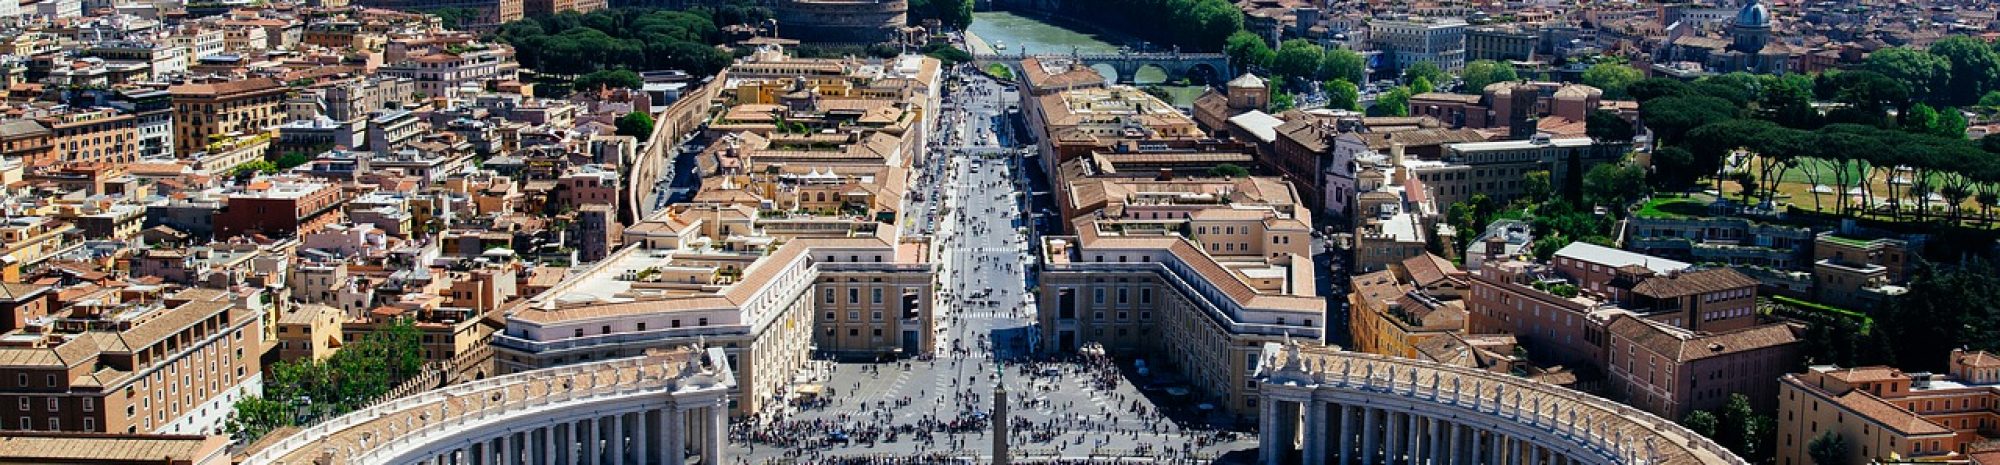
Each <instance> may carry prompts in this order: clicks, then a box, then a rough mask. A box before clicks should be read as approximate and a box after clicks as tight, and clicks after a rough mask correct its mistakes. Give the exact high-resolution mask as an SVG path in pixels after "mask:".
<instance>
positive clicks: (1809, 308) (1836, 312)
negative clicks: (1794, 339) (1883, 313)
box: [1771, 295, 1875, 334]
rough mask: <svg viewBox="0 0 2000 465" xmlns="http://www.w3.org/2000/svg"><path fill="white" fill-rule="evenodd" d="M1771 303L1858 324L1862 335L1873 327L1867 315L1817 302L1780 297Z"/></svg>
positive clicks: (1873, 321)
mask: <svg viewBox="0 0 2000 465" xmlns="http://www.w3.org/2000/svg"><path fill="white" fill-rule="evenodd" d="M1771 302H1773V303H1776V304H1779V305H1783V306H1787V307H1791V308H1793V309H1795V310H1798V311H1802V312H1807V313H1819V314H1822V315H1830V316H1833V317H1836V318H1844V319H1848V320H1852V321H1857V322H1860V323H1861V333H1862V334H1867V333H1868V331H1869V330H1871V329H1873V328H1874V327H1875V319H1874V318H1870V317H1869V316H1868V315H1863V314H1862V313H1861V312H1857V311H1853V310H1848V309H1845V308H1840V307H1835V306H1832V305H1827V304H1822V303H1818V302H1808V301H1804V300H1799V299H1794V298H1791V297H1785V296H1782V295H1773V296H1771Z"/></svg>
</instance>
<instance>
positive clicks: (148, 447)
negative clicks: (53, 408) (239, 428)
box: [0, 431, 229, 463]
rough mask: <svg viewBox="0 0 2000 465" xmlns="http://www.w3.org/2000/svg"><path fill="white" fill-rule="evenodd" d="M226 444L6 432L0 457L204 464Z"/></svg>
mask: <svg viewBox="0 0 2000 465" xmlns="http://www.w3.org/2000/svg"><path fill="white" fill-rule="evenodd" d="M228 443H229V441H228V439H227V438H225V437H223V436H201V435H163V434H102V433H58V432H35V431H9V432H7V435H6V436H0V458H4V460H7V461H15V460H21V461H24V463H36V462H42V463H52V462H61V463H163V462H164V463H206V462H205V461H204V460H205V459H209V458H212V456H214V455H217V454H221V453H222V452H223V451H222V449H223V447H224V446H226V445H228ZM225 459H226V458H225ZM225 461H226V460H225Z"/></svg>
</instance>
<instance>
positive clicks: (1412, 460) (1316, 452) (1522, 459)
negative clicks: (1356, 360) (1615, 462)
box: [1258, 398, 1591, 465]
mask: <svg viewBox="0 0 2000 465" xmlns="http://www.w3.org/2000/svg"><path fill="white" fill-rule="evenodd" d="M1260 407H1261V408H1262V412H1261V414H1262V415H1261V416H1260V417H1259V419H1260V421H1262V422H1263V424H1262V425H1260V426H1261V428H1260V429H1259V433H1260V436H1259V440H1260V441H1261V442H1260V443H1259V447H1258V453H1259V454H1260V455H1259V457H1258V463H1263V464H1289V463H1303V464H1307V465H1319V464H1327V463H1339V464H1387V465H1573V464H1584V463H1591V462H1588V461H1585V460H1579V459H1576V458H1574V457H1572V456H1571V455H1569V454H1568V453H1567V452H1566V451H1563V450H1557V449H1553V448H1550V447H1547V446H1545V445H1542V444H1538V443H1536V442H1534V441H1530V440H1526V439H1523V438H1517V437H1513V436H1509V435H1506V434H1501V433H1499V432H1496V431H1493V430H1491V429H1489V428H1487V427H1484V426H1481V425H1480V424H1479V423H1477V422H1473V421H1469V420H1470V418H1463V417H1461V416H1460V415H1465V414H1468V413H1470V412H1460V413H1454V412H1449V411H1440V412H1438V413H1436V414H1425V413H1417V412H1412V411H1408V410H1404V409H1395V408H1388V407H1386V406H1383V405H1367V404H1347V403H1339V402H1332V401H1325V400H1308V401H1287V400H1283V399H1276V398H1266V399H1263V402H1262V404H1261V405H1260Z"/></svg>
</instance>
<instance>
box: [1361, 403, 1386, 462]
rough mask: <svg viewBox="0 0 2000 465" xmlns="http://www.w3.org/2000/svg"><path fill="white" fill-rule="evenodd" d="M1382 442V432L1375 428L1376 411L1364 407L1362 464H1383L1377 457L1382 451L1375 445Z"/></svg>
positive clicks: (1362, 417)
mask: <svg viewBox="0 0 2000 465" xmlns="http://www.w3.org/2000/svg"><path fill="white" fill-rule="evenodd" d="M1381 440H1382V432H1381V431H1380V430H1377V429H1376V428H1375V409H1374V408H1372V407H1362V408H1361V463H1381V459H1380V458H1378V457H1376V454H1377V453H1380V452H1381V451H1380V450H1377V449H1376V448H1375V444H1376V443H1378V442H1379V441H1381Z"/></svg>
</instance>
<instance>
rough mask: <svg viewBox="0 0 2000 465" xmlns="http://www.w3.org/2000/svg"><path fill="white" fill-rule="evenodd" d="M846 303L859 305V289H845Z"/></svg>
mask: <svg viewBox="0 0 2000 465" xmlns="http://www.w3.org/2000/svg"><path fill="white" fill-rule="evenodd" d="M847 303H850V304H858V303H861V289H856V288H851V287H850V288H847Z"/></svg>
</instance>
